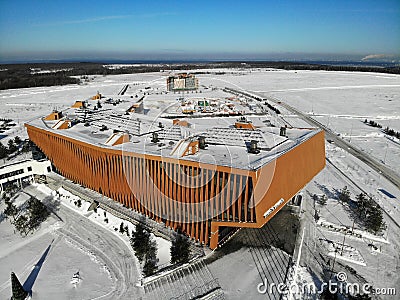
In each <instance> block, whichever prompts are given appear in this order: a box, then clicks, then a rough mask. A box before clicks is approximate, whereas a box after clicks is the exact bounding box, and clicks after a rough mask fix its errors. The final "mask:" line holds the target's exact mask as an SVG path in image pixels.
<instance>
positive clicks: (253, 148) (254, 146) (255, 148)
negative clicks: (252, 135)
mask: <svg viewBox="0 0 400 300" xmlns="http://www.w3.org/2000/svg"><path fill="white" fill-rule="evenodd" d="M257 143H258V141H256V140H251V141H250V148H249V153H253V154H258V153H260V149H258V146H257Z"/></svg>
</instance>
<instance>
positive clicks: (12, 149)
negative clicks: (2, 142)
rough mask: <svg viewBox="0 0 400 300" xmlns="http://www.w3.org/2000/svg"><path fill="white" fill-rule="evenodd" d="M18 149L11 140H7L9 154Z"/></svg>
mask: <svg viewBox="0 0 400 300" xmlns="http://www.w3.org/2000/svg"><path fill="white" fill-rule="evenodd" d="M17 150H18V148H17V146H16V145H15V144H14V141H13V140H11V139H10V140H8V153H9V154H11V153H14V152H15V151H17Z"/></svg>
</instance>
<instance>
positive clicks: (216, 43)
mask: <svg viewBox="0 0 400 300" xmlns="http://www.w3.org/2000/svg"><path fill="white" fill-rule="evenodd" d="M368 54H396V55H398V54H400V1H399V0H381V1H378V0H376V1H369V0H359V1H352V0H347V1H342V0H335V1H329V0H321V1H307V0H303V1H300V0H299V1H288V0H286V1H285V0H282V1H272V0H271V1H268V0H261V1H251V0H249V1H234V0H231V1H207V0H203V1H183V0H181V1H174V0H170V1H134V0H132V1H110V0H108V1H102V0H97V1H82V0H81V1H75V0H68V1H58V0H51V1H50V0H49V1H46V0H40V1H37V0H30V1H19V0H14V1H12V0H0V60H3V61H4V60H7V59H70V58H92V59H96V58H100V59H101V58H114V59H179V58H184V59H185V58H186V59H191V58H196V59H198V58H206V59H209V58H218V59H221V58H258V59H268V58H274V57H276V58H286V59H290V58H299V57H303V58H307V57H309V58H313V57H314V58H317V57H327V58H335V57H336V56H337V57H344V56H346V55H348V56H360V57H363V56H364V55H368Z"/></svg>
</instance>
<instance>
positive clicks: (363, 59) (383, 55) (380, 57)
mask: <svg viewBox="0 0 400 300" xmlns="http://www.w3.org/2000/svg"><path fill="white" fill-rule="evenodd" d="M390 57H392V56H391V55H387V54H370V55H367V56H365V57H363V58H362V59H361V60H362V61H365V60H372V59H383V58H390Z"/></svg>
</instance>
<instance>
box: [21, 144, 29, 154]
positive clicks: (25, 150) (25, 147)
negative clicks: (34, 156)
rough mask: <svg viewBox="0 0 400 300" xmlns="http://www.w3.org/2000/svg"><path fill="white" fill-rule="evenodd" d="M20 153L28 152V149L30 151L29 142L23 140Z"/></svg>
mask: <svg viewBox="0 0 400 300" xmlns="http://www.w3.org/2000/svg"><path fill="white" fill-rule="evenodd" d="M21 151H22V153H28V152H29V151H31V145H30V143H29V142H24V144H23V145H22V150H21Z"/></svg>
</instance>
